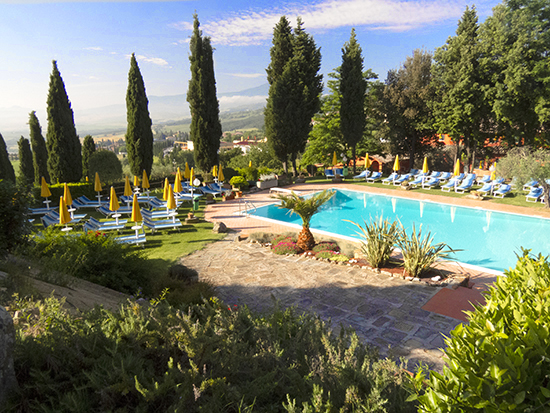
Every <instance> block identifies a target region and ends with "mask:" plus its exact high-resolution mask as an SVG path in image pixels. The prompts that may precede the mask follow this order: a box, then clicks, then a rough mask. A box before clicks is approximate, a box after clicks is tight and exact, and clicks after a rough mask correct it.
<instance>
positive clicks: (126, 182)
mask: <svg viewBox="0 0 550 413" xmlns="http://www.w3.org/2000/svg"><path fill="white" fill-rule="evenodd" d="M132 195H133V193H132V187H131V186H130V179H129V178H128V175H126V179H125V180H124V196H132Z"/></svg>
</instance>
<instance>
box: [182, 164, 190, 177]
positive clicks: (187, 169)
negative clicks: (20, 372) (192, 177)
mask: <svg viewBox="0 0 550 413" xmlns="http://www.w3.org/2000/svg"><path fill="white" fill-rule="evenodd" d="M183 177H184V178H185V179H189V165H188V164H187V162H185V169H184V170H183Z"/></svg>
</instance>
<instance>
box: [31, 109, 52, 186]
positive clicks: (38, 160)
mask: <svg viewBox="0 0 550 413" xmlns="http://www.w3.org/2000/svg"><path fill="white" fill-rule="evenodd" d="M29 129H30V138H31V148H32V159H33V165H34V183H35V185H40V182H41V180H42V177H44V179H45V180H46V182H50V174H49V173H48V149H47V148H46V141H45V140H44V136H42V128H41V127H40V122H38V118H37V117H36V112H34V111H33V112H31V113H30V114H29Z"/></svg>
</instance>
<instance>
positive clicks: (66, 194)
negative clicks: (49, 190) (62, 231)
mask: <svg viewBox="0 0 550 413" xmlns="http://www.w3.org/2000/svg"><path fill="white" fill-rule="evenodd" d="M63 199H64V200H65V205H67V206H69V205H71V204H72V203H73V198H72V197H71V191H70V189H69V185H67V183H66V182H65V184H64V185H63Z"/></svg>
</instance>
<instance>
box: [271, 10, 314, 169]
mask: <svg viewBox="0 0 550 413" xmlns="http://www.w3.org/2000/svg"><path fill="white" fill-rule="evenodd" d="M289 46H291V49H290V51H289ZM270 54H271V62H270V65H269V66H268V68H267V74H268V81H270V87H269V97H268V101H267V104H266V109H265V112H264V119H265V129H266V136H267V140H268V143H269V145H270V146H271V148H272V149H273V151H274V152H275V155H276V156H277V157H278V158H279V160H280V161H281V162H283V167H284V169H285V172H286V171H287V170H288V167H287V162H288V160H289V158H290V161H291V162H292V166H293V169H294V173H295V174H296V173H297V171H296V157H297V156H298V154H299V153H300V152H303V150H304V149H305V145H306V142H307V138H308V135H309V132H310V131H311V120H312V118H313V115H314V114H315V113H316V112H317V111H318V110H319V107H320V99H319V96H320V94H321V92H322V91H323V84H322V75H319V74H318V72H319V70H320V68H321V52H320V49H318V48H317V47H316V46H315V41H314V40H313V38H312V37H311V36H310V35H309V34H307V33H306V32H305V31H304V30H303V28H302V21H301V19H298V23H297V27H296V29H295V30H294V33H292V31H291V29H290V24H289V23H288V20H287V19H286V17H284V16H283V17H281V20H280V21H279V23H278V24H277V25H276V26H275V29H274V33H273V47H272V48H271V51H270Z"/></svg>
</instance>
